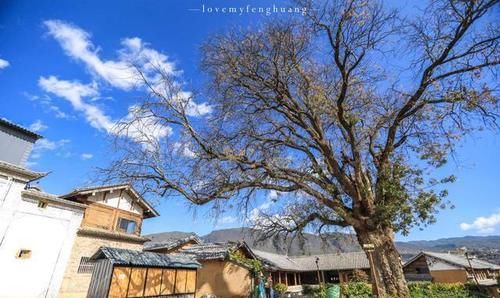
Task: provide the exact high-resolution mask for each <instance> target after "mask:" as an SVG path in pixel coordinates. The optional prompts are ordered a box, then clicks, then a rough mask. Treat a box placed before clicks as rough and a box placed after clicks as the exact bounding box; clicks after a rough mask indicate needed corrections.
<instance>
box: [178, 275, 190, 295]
mask: <svg viewBox="0 0 500 298" xmlns="http://www.w3.org/2000/svg"><path fill="white" fill-rule="evenodd" d="M187 272H188V270H177V278H176V279H175V293H186V281H187Z"/></svg>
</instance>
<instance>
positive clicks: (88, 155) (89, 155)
mask: <svg viewBox="0 0 500 298" xmlns="http://www.w3.org/2000/svg"><path fill="white" fill-rule="evenodd" d="M80 158H81V159H82V160H89V159H92V158H94V155H93V154H92V153H82V154H81V155H80Z"/></svg>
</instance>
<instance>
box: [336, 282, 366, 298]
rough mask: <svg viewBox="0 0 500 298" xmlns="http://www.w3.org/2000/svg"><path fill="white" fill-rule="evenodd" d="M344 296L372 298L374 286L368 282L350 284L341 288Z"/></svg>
mask: <svg viewBox="0 0 500 298" xmlns="http://www.w3.org/2000/svg"><path fill="white" fill-rule="evenodd" d="M340 291H341V293H342V295H344V297H346V298H354V297H355V298H370V297H372V286H371V285H370V284H369V283H366V282H350V283H344V284H342V285H341V286H340Z"/></svg>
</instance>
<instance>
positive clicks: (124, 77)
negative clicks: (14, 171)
mask: <svg viewBox="0 0 500 298" xmlns="http://www.w3.org/2000/svg"><path fill="white" fill-rule="evenodd" d="M44 25H45V26H46V28H47V30H48V33H49V35H50V36H52V37H54V38H55V39H56V40H57V41H58V42H59V44H60V45H61V47H62V48H63V50H64V51H65V53H66V54H67V55H68V56H70V57H72V58H73V59H75V60H77V61H80V62H83V63H84V65H85V66H86V68H87V69H88V70H89V71H90V72H91V73H92V74H93V75H94V77H96V78H98V79H100V80H102V81H105V82H107V83H108V84H110V85H111V86H113V87H116V88H119V89H122V90H130V89H133V88H134V87H141V86H143V83H142V78H141V76H140V75H139V72H138V70H140V72H141V73H142V75H144V76H145V77H146V78H147V80H148V81H150V82H152V85H154V86H158V85H160V81H161V80H160V78H161V76H160V75H159V74H158V71H157V70H158V69H161V71H162V72H164V73H165V74H167V75H172V76H175V75H176V74H178V73H179V71H178V70H176V69H175V66H174V64H173V63H171V62H170V61H168V57H167V56H166V55H164V54H162V53H160V52H158V51H157V50H155V49H152V48H151V47H150V46H149V44H147V43H145V42H143V41H142V40H141V39H140V38H138V37H132V38H125V39H123V40H122V41H121V46H122V47H121V48H120V49H119V50H118V51H117V59H115V60H104V59H102V58H101V57H99V55H98V54H99V51H98V47H96V46H95V45H94V44H93V43H92V41H91V39H90V38H91V35H90V34H89V33H88V32H86V31H84V30H83V29H81V28H79V27H77V26H74V25H72V24H69V23H67V22H64V21H61V20H48V21H45V22H44ZM179 93H180V94H178V96H177V97H178V98H185V97H186V96H187V98H188V101H187V103H188V104H187V114H188V115H189V116H203V115H205V114H208V113H210V112H211V110H212V108H211V107H210V106H209V105H208V104H206V103H201V104H196V103H195V102H194V101H193V100H192V99H191V98H190V97H191V93H190V92H184V91H180V92H179Z"/></svg>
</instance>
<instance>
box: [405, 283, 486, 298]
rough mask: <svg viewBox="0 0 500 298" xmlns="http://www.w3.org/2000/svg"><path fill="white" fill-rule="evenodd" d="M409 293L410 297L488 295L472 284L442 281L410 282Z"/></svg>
mask: <svg viewBox="0 0 500 298" xmlns="http://www.w3.org/2000/svg"><path fill="white" fill-rule="evenodd" d="M408 286H409V288H410V293H411V297H412V298H427V297H435V298H445V297H457V298H475V297H489V296H488V294H487V293H486V291H485V290H480V289H479V288H478V287H477V286H476V285H474V284H461V283H455V284H444V283H430V282H418V283H410V284H409V285H408Z"/></svg>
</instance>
